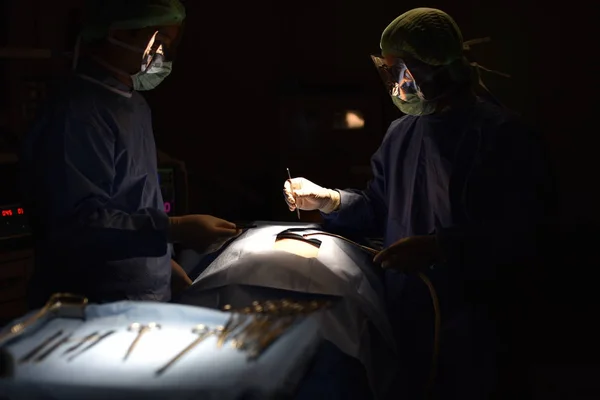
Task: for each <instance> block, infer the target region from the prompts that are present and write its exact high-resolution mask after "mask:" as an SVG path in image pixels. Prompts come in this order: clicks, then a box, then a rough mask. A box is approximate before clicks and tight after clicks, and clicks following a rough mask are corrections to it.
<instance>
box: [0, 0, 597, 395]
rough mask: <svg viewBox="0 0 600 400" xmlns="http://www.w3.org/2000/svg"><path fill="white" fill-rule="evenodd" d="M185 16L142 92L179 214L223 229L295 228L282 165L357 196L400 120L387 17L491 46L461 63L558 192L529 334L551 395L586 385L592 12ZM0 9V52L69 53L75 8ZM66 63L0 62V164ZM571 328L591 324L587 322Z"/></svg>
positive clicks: (591, 255)
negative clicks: (242, 224) (427, 23)
mask: <svg viewBox="0 0 600 400" xmlns="http://www.w3.org/2000/svg"><path fill="white" fill-rule="evenodd" d="M108 1H110V0H108ZM114 1H117V0H114ZM185 4H186V7H187V12H188V18H187V21H186V26H185V33H184V37H183V40H182V42H181V46H180V48H179V52H178V53H179V54H178V58H177V59H176V61H175V64H174V71H173V74H172V75H171V76H170V77H169V78H168V79H167V80H166V81H165V82H164V83H163V84H162V85H161V86H160V87H159V88H158V89H156V90H154V91H152V92H149V93H147V98H148V101H149V103H150V105H151V107H152V110H153V115H154V129H155V135H156V138H157V145H158V148H159V149H160V150H161V151H162V152H164V153H167V154H168V155H170V156H171V157H174V158H176V159H179V160H182V161H184V162H185V164H186V168H187V171H188V179H189V208H190V209H189V211H190V212H193V213H209V214H214V215H216V216H219V217H223V218H228V219H232V220H236V219H248V220H251V219H263V220H293V219H294V218H295V214H293V213H289V211H287V208H286V206H285V204H284V202H283V199H282V195H281V189H282V185H283V182H284V180H285V179H286V177H287V176H286V172H285V168H286V167H289V168H290V169H291V171H292V174H293V175H295V176H304V177H307V178H309V179H311V180H313V181H314V182H316V183H318V184H321V185H323V186H329V187H339V188H344V187H348V186H353V187H363V186H364V185H365V183H366V181H367V180H368V179H369V176H370V172H369V169H368V167H369V158H370V156H371V154H372V153H373V152H374V151H375V150H376V148H377V147H378V145H379V143H380V141H381V139H382V137H383V135H384V133H385V131H386V129H387V126H388V125H389V123H390V122H391V121H392V120H394V119H395V118H398V117H400V116H401V114H400V112H399V111H398V110H397V109H395V107H394V106H393V104H392V103H391V101H390V99H389V97H388V95H387V94H386V93H385V90H384V88H383V85H382V84H381V82H380V80H379V77H378V75H377V73H376V71H375V68H374V67H373V65H372V64H371V61H370V58H369V54H372V53H377V52H378V51H379V38H380V35H381V32H382V30H383V29H384V28H385V27H386V26H387V24H388V23H389V22H391V20H393V19H394V18H395V17H396V16H398V15H400V14H401V13H403V12H405V11H407V10H409V9H411V8H414V7H419V6H427V7H436V8H440V9H442V10H444V11H446V12H448V13H449V14H450V15H452V16H453V17H454V18H455V20H456V21H457V23H458V24H459V26H460V27H461V29H462V32H463V36H464V39H465V40H468V39H472V38H479V37H484V36H490V37H491V38H492V42H491V43H489V44H483V45H479V46H476V47H474V48H473V51H472V52H471V54H470V55H471V59H472V60H473V61H477V62H479V63H480V64H482V65H484V66H486V67H488V68H491V69H495V70H499V71H502V72H505V73H508V74H510V75H511V76H512V77H511V78H510V79H505V78H501V77H496V76H494V75H485V82H486V84H487V85H488V87H489V88H490V89H491V90H492V92H493V93H494V94H495V95H496V96H497V97H498V98H500V99H501V100H502V101H503V102H504V103H505V104H506V105H508V106H509V107H510V108H512V109H514V110H515V111H517V112H518V113H520V114H521V115H522V116H523V117H524V118H525V119H526V120H527V121H529V122H530V123H532V124H533V125H535V126H536V127H537V128H538V129H539V130H540V131H541V132H542V133H543V135H544V137H545V138H546V139H547V140H546V142H547V144H548V149H549V155H550V157H551V160H552V162H553V166H554V168H555V170H556V175H557V181H558V187H559V189H560V191H559V193H560V205H561V207H560V209H561V211H560V215H559V216H558V219H557V225H556V227H555V228H554V230H553V231H552V232H551V233H550V235H551V236H555V239H554V243H553V246H551V247H548V257H547V258H548V260H549V261H548V262H547V264H546V265H544V266H543V268H545V270H546V272H547V273H546V275H544V277H543V278H540V280H542V279H543V280H545V281H544V282H547V285H546V286H547V288H548V291H549V292H552V294H553V298H552V300H548V302H546V299H544V300H543V304H541V305H540V307H542V308H544V309H543V310H542V309H541V308H540V310H539V313H538V314H540V315H544V316H546V317H547V318H546V323H547V324H546V325H545V328H544V329H545V330H542V331H543V334H542V335H541V336H540V337H539V340H540V342H543V343H545V344H544V346H547V348H546V350H544V351H542V352H541V353H543V354H542V355H540V365H544V366H543V367H540V369H539V371H541V372H540V374H541V375H544V376H545V378H544V382H545V383H544V384H545V385H546V387H548V388H549V391H550V392H552V390H553V389H552V387H553V386H555V385H560V384H562V386H563V387H564V386H565V385H566V386H567V387H568V386H569V385H571V384H572V385H589V384H591V382H593V381H594V379H592V378H591V377H592V376H594V375H590V376H587V375H586V372H585V371H589V368H587V367H585V366H584V367H582V365H583V364H587V365H588V366H589V365H590V364H591V363H594V364H595V363H596V360H597V359H596V358H593V356H592V354H593V353H592V352H591V351H590V347H589V343H593V342H597V336H594V334H593V332H595V331H596V329H597V328H595V322H593V318H590V317H591V316H593V315H595V314H596V313H597V307H596V305H597V301H591V302H585V303H584V302H579V303H578V305H577V307H575V308H567V307H566V304H567V303H569V304H571V303H573V301H572V300H573V299H574V298H575V297H573V295H572V293H574V292H576V293H579V295H581V294H582V293H583V294H584V295H585V294H587V295H588V296H589V297H592V298H595V294H594V293H596V292H597V290H596V289H595V287H596V286H595V280H594V279H593V277H594V275H595V272H596V268H597V267H598V266H599V264H600V263H599V262H598V259H597V251H596V250H595V248H596V246H597V242H595V239H594V238H596V237H597V226H598V223H600V211H599V208H600V207H599V206H600V190H598V188H597V186H598V183H599V182H600V179H599V177H598V176H599V174H598V172H599V168H598V166H597V163H598V159H599V157H598V155H597V154H598V142H599V140H598V134H599V133H600V132H599V131H600V129H599V128H598V122H597V121H598V116H599V112H598V110H597V100H596V97H597V95H596V93H597V90H598V87H599V86H598V82H597V79H596V75H597V73H598V63H597V61H595V59H597V58H598V55H597V54H596V52H597V49H598V41H597V38H598V34H597V26H598V21H597V16H598V7H597V5H592V4H593V2H588V3H587V5H585V4H586V3H578V2H576V1H570V2H555V3H554V4H552V3H548V2H541V1H539V2H533V1H530V2H527V1H516V0H508V1H506V0H505V1H500V0H494V1H488V2H476V1H462V2H456V1H449V0H446V1H431V2H428V3H422V2H421V3H419V2H413V1H341V0H329V1H313V0H308V1H302V2H281V1H274V0H272V1H262V2H257V1H255V2H225V1H221V2H207V1H200V0H188V1H186V2H185ZM0 5H1V6H2V9H0V15H1V16H2V18H3V21H0V23H2V27H3V29H1V30H0V35H3V36H0V40H2V44H0V46H10V47H24V48H49V49H53V50H56V51H57V52H64V51H70V50H71V49H72V46H73V37H74V33H75V32H76V29H77V25H76V22H77V20H78V14H77V10H78V7H79V1H77V0H62V1H44V0H14V1H8V0H6V1H2V2H0ZM59 58H60V57H59ZM64 66H65V62H63V61H60V59H53V60H6V59H4V60H0V71H2V73H3V80H2V82H0V84H1V85H2V86H0V93H1V94H2V95H1V96H0V153H10V152H13V151H14V150H15V149H16V148H17V146H18V138H19V136H20V135H21V134H22V132H24V131H25V130H26V127H27V120H28V118H29V117H28V118H24V117H23V110H24V109H29V108H32V109H33V111H32V113H33V112H34V111H35V106H33V105H31V104H30V103H34V102H31V101H28V100H26V99H27V98H30V97H31V92H32V90H33V89H32V86H31V83H27V82H35V81H37V80H42V81H44V80H47V79H51V77H52V76H54V75H55V74H56V73H57V72H58V71H60V70H61V69H63V68H64ZM27 94H29V97H28V95H27ZM39 95H40V96H41V95H43V93H40V94H39ZM28 107H29V108H28ZM349 109H352V110H359V111H361V112H362V113H363V114H364V116H365V128H364V129H361V130H336V129H333V119H334V115H335V114H336V113H338V112H342V111H345V110H349ZM27 115H29V114H27ZM1 190H2V191H3V192H8V191H13V190H15V188H14V185H8V186H7V185H5V186H4V187H2V189H1ZM515 279H519V278H518V277H516V278H515ZM567 282H568V283H567ZM538 305H539V304H538ZM540 319H543V317H540ZM578 319H582V320H585V321H591V322H589V323H586V324H584V325H582V324H581V323H576V322H575V321H576V320H578ZM548 321H550V322H548ZM557 332H560V333H557ZM587 339H589V340H587ZM584 343H585V345H584ZM585 346H587V347H585ZM558 347H561V348H564V349H565V350H561V351H558V349H557V348H558ZM574 354H577V355H574ZM557 363H563V364H564V363H567V364H568V363H573V364H577V366H574V367H572V368H570V369H568V371H567V370H565V369H564V368H563V369H557V368H555V367H554V365H555V364H557ZM586 368H587V369H586ZM566 371H567V372H566ZM593 374H596V372H594V373H593ZM595 376H597V375H595ZM540 379H541V378H540ZM564 382H570V383H567V384H565V383H564ZM556 390H558V389H556ZM556 390H555V392H556ZM556 393H558V392H556ZM540 398H546V399H547V398H549V397H547V396H546V397H540ZM557 398H558V397H557ZM564 398H568V397H564ZM573 398H575V397H573Z"/></svg>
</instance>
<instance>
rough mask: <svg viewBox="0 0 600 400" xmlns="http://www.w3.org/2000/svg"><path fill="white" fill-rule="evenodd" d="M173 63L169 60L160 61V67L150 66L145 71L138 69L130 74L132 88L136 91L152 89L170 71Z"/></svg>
mask: <svg viewBox="0 0 600 400" xmlns="http://www.w3.org/2000/svg"><path fill="white" fill-rule="evenodd" d="M172 69H173V63H172V62H170V61H163V62H161V65H160V67H158V66H154V65H153V66H151V67H150V68H149V69H147V70H145V71H140V72H138V73H137V74H135V75H132V76H131V80H132V82H133V89H134V90H137V91H144V90H152V89H154V88H156V87H157V86H158V85H160V84H161V83H162V81H163V80H165V78H166V77H167V76H169V74H170V73H171V70H172Z"/></svg>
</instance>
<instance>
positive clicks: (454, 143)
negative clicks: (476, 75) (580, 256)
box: [323, 99, 549, 279]
mask: <svg viewBox="0 0 600 400" xmlns="http://www.w3.org/2000/svg"><path fill="white" fill-rule="evenodd" d="M542 148H543V147H542V145H541V142H540V140H539V138H538V136H537V135H536V134H535V133H533V132H532V131H531V130H530V129H529V128H528V127H527V126H526V125H525V124H523V123H522V122H521V121H520V120H519V118H517V117H516V116H514V115H513V114H512V113H510V112H508V111H506V110H505V109H502V108H500V107H498V106H496V105H494V104H491V103H489V102H486V101H484V100H481V99H477V100H476V101H475V103H474V104H472V105H470V106H466V107H462V108H460V109H457V110H453V111H448V112H445V113H440V114H434V115H427V116H420V117H417V116H408V115H407V116H404V117H402V118H400V119H398V120H396V121H394V122H393V123H392V124H391V125H390V127H389V129H388V132H387V134H386V135H385V138H384V140H383V142H382V144H381V146H380V147H379V149H378V150H377V152H376V153H375V154H374V155H373V157H372V159H371V165H372V172H373V179H372V180H371V181H370V182H369V184H368V186H367V188H366V189H365V190H339V192H340V194H341V206H340V209H339V210H338V211H336V212H333V213H331V214H323V216H324V219H325V223H326V225H327V226H329V227H331V228H337V229H344V230H347V231H352V230H355V231H359V232H361V233H362V234H366V235H372V237H383V238H384V246H386V247H387V246H389V245H391V244H393V243H394V242H396V241H397V240H399V239H402V238H405V237H409V236H415V235H429V234H434V233H435V234H436V235H437V237H438V239H439V242H440V244H441V245H442V246H443V247H444V248H445V249H446V250H447V253H448V256H449V257H450V258H456V259H458V258H460V261H461V262H462V264H465V261H467V262H470V261H471V259H472V258H477V255H481V254H487V256H488V257H489V258H492V259H495V262H494V264H504V263H510V262H511V259H513V258H514V257H515V255H521V254H523V251H527V250H525V249H524V248H526V247H528V246H529V245H530V244H531V242H527V243H525V242H524V241H523V239H524V238H525V239H530V238H531V237H532V232H533V230H535V228H536V225H537V224H538V222H539V221H540V220H542V218H543V214H544V213H545V192H547V191H548V190H549V189H548V186H547V185H548V183H549V180H548V174H547V171H548V170H547V165H546V161H545V159H544V155H543V150H542ZM458 253H460V254H458ZM462 272H465V273H466V275H465V276H466V277H469V278H473V279H493V278H494V274H495V272H496V271H495V270H493V269H492V270H488V271H481V270H480V268H476V269H475V270H468V271H462Z"/></svg>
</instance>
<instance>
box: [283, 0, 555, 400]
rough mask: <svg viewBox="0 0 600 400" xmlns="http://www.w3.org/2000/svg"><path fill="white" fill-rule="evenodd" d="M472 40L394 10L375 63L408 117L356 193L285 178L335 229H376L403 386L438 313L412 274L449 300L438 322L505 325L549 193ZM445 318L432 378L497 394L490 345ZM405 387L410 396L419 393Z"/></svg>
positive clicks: (369, 232)
mask: <svg viewBox="0 0 600 400" xmlns="http://www.w3.org/2000/svg"><path fill="white" fill-rule="evenodd" d="M471 43H472V42H471ZM468 44H469V42H466V43H465V42H463V37H462V33H461V31H460V29H459V27H458V25H457V24H456V22H455V21H454V20H453V19H452V18H451V17H450V16H449V15H448V14H446V13H445V12H443V11H441V10H438V9H432V8H416V9H412V10H410V11H407V12H405V13H404V14H402V15H400V16H399V17H397V18H396V19H394V20H393V21H392V22H391V23H390V24H389V25H388V26H387V28H385V30H384V31H383V34H382V36H381V42H380V47H381V54H380V55H377V56H372V60H373V62H374V63H375V66H376V68H377V71H378V72H379V74H380V75H381V77H382V78H383V82H384V84H385V87H386V89H387V90H388V93H389V95H390V98H391V100H392V101H393V103H394V104H395V105H396V106H397V107H398V109H399V110H400V111H401V112H402V113H403V114H405V115H404V116H402V117H401V118H399V119H397V120H395V121H393V122H392V123H391V125H390V127H389V129H388V131H387V133H386V135H385V137H384V139H383V142H382V144H381V146H380V147H379V149H378V150H377V152H376V153H375V154H374V155H373V157H372V159H371V165H372V173H373V178H372V180H371V181H370V182H369V183H368V185H367V187H366V188H364V189H362V190H356V189H345V190H341V189H333V188H326V187H322V186H320V185H318V184H316V183H313V182H311V181H310V180H308V179H306V178H300V177H299V178H294V179H289V180H287V181H285V183H284V188H283V192H284V198H285V201H286V203H287V205H288V207H289V209H290V210H291V211H294V210H296V208H299V209H302V210H319V211H321V214H322V216H323V218H324V220H325V224H326V226H327V227H329V228H330V229H332V230H338V231H341V232H352V233H357V234H359V235H363V236H367V237H382V238H383V239H384V248H385V249H384V250H383V251H381V252H380V253H379V254H378V255H377V256H376V257H375V262H377V263H380V264H381V265H382V267H383V268H384V269H385V270H386V286H387V294H388V296H389V303H390V309H391V311H392V314H391V315H392V318H393V320H394V322H395V325H396V327H397V328H398V334H399V342H400V343H403V344H407V346H405V347H404V349H403V350H402V355H403V357H404V361H405V364H404V365H405V366H406V374H405V377H406V378H407V385H409V386H412V387H417V388H419V387H422V386H424V385H425V382H426V381H427V376H428V374H429V369H430V365H431V364H430V358H429V357H428V356H425V354H427V352H428V351H429V350H427V349H431V348H432V341H433V338H432V335H431V332H432V328H431V326H430V322H431V321H432V319H433V317H432V316H431V312H432V311H431V310H432V307H431V299H430V293H429V291H428V289H427V287H426V286H425V285H424V284H423V282H422V281H421V280H420V279H419V277H418V276H417V274H416V273H417V272H421V273H425V274H427V275H428V276H429V278H430V279H431V280H432V281H433V282H434V285H435V287H436V290H437V291H438V294H439V297H440V298H441V301H442V307H447V308H445V309H444V311H442V317H443V321H445V322H447V321H452V318H454V317H456V315H459V314H460V315H471V314H469V313H470V312H471V311H465V310H467V309H469V308H473V309H474V308H475V307H477V310H478V311H477V312H478V313H480V314H478V315H480V316H481V318H480V319H479V320H485V321H487V322H485V323H482V324H480V325H478V326H483V325H485V326H487V328H485V329H488V332H492V331H494V329H493V328H490V326H492V325H493V324H495V323H496V322H498V321H503V322H498V324H499V325H501V326H503V327H504V328H505V327H506V326H507V325H506V324H504V323H505V322H506V323H508V322H507V321H508V320H510V319H511V318H512V316H511V312H509V311H507V310H509V309H510V310H514V308H511V307H512V306H509V305H510V304H517V303H518V300H515V299H514V298H513V297H515V298H518V297H517V293H518V291H517V290H516V289H515V290H513V289H514V287H515V286H514V285H515V284H516V283H517V282H523V281H524V279H525V277H524V275H525V274H526V270H527V266H528V265H530V262H531V260H532V259H533V258H534V256H535V252H536V245H537V243H538V241H537V233H538V227H539V226H540V223H541V222H542V221H543V219H544V218H545V217H546V212H547V204H548V203H547V202H546V199H547V197H546V196H547V193H550V192H551V191H550V188H551V180H550V179H549V174H548V168H547V165H546V162H545V157H544V153H543V150H542V144H541V141H540V140H539V138H538V136H537V135H536V134H534V133H532V131H531V130H530V129H529V128H528V127H527V126H526V125H525V124H524V123H523V122H522V121H520V119H519V118H518V117H517V116H515V115H514V114H513V113H512V112H510V111H508V110H507V109H506V108H504V107H503V106H502V105H500V104H499V103H498V102H497V101H495V99H494V98H493V96H491V94H490V93H489V92H488V91H487V90H486V89H485V87H484V86H483V85H482V84H481V81H480V79H479V68H478V67H476V66H474V65H472V64H471V63H470V62H469V61H468V60H467V58H466V57H465V49H466V48H467V47H468ZM520 286H521V287H523V285H520ZM474 305H476V306H474ZM448 310H451V311H448ZM481 310H485V311H481ZM461 313H462V314H461ZM512 315H513V316H514V315H517V314H516V313H513V314H512ZM501 316H504V317H506V318H504V317H501ZM419 321H420V322H419ZM453 323H454V322H451V323H449V325H452V324H453ZM459 326H460V328H457V327H459ZM453 327H454V328H456V329H455V330H454V331H453V330H452V329H449V330H447V331H446V333H447V334H446V336H444V339H443V340H446V341H447V342H445V343H447V345H444V344H442V348H443V349H445V350H446V351H450V352H451V351H455V352H456V354H455V356H456V357H455V358H454V361H451V362H448V363H447V365H448V368H447V369H445V370H444V371H443V373H442V372H441V371H438V372H440V373H439V374H438V378H439V379H438V381H441V380H446V383H447V384H448V385H449V386H446V389H448V388H450V387H452V390H454V391H447V394H448V397H442V398H456V399H467V398H469V399H483V398H486V399H487V398H491V397H488V395H489V393H488V392H485V391H486V390H488V389H489V390H492V389H490V388H491V387H493V384H489V382H490V379H491V378H490V375H492V376H493V375H494V372H493V370H494V368H495V367H494V363H493V362H492V361H490V360H491V359H492V358H493V357H495V356H494V355H493V354H490V355H489V357H487V358H486V357H483V355H484V354H483V353H484V350H482V349H489V348H490V346H491V345H490V346H484V345H482V346H480V347H477V349H479V350H474V349H475V348H474V347H469V346H471V345H473V343H475V342H476V340H475V339H473V337H472V336H469V335H470V334H471V333H469V332H470V331H468V329H467V328H465V324H462V325H461V324H458V323H457V324H455V325H453ZM454 328H453V329H454ZM460 329H465V330H463V331H460ZM481 329H482V330H485V329H484V328H481ZM506 331H508V329H504V332H506ZM461 332H462V333H461ZM479 336H481V337H483V336H482V335H479ZM492 336H494V335H493V334H492ZM452 337H453V338H454V339H456V341H454V342H452V340H453V339H452ZM488 337H489V336H488ZM503 338H504V339H506V336H503ZM504 339H503V340H504ZM490 340H491V339H490ZM494 340H495V339H494ZM506 340H508V339H506ZM506 343H507V342H506V341H504V342H501V344H502V345H505V344H506ZM492 347H493V346H492ZM497 348H501V345H500V344H498V347H497ZM453 349H455V350H453ZM457 349H461V350H457ZM461 351H462V353H461ZM505 353H506V352H505ZM470 355H472V356H473V357H471V356H470ZM479 356H481V358H480V359H479V358H478V357H479ZM406 360H409V361H406ZM486 360H487V361H486ZM459 361H460V362H459ZM453 362H454V364H453ZM461 362H462V364H460V363H461ZM485 362H488V364H485ZM469 363H470V364H469ZM478 363H480V365H479V367H477V365H478ZM458 365H463V366H465V365H466V366H465V367H464V368H462V369H461V368H459V367H458ZM486 365H487V367H489V368H487V369H486V367H485V366H486ZM490 365H491V367H490ZM505 370H506V369H505ZM515 370H516V369H515ZM459 371H462V373H459ZM465 371H467V372H465ZM485 371H487V372H488V374H487V375H486V376H483V375H481V374H484V372H485ZM488 378H490V379H488ZM493 390H495V389H493ZM404 394H405V398H411V399H416V398H420V397H419V396H421V395H422V394H423V391H422V390H421V389H418V390H417V391H416V392H412V393H404ZM399 397H400V395H399ZM502 398H512V397H502Z"/></svg>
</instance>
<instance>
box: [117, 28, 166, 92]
mask: <svg viewBox="0 0 600 400" xmlns="http://www.w3.org/2000/svg"><path fill="white" fill-rule="evenodd" d="M157 35H158V31H157V32H155V33H154V35H153V36H152V38H150V41H149V42H148V45H147V46H146V49H142V48H139V47H136V46H131V45H129V44H127V43H124V42H121V41H120V40H117V39H115V38H112V37H109V38H108V41H109V42H111V43H113V44H115V45H117V46H120V47H122V48H124V49H127V50H130V51H133V52H136V53H141V54H142V60H141V66H140V71H139V72H137V73H135V74H133V75H131V80H132V82H133V89H134V90H136V91H144V90H152V89H154V88H156V87H157V86H158V85H160V84H161V83H162V81H163V80H164V79H165V78H166V77H167V76H169V74H170V73H171V71H172V69H173V63H172V62H171V61H166V60H165V55H164V52H163V46H162V44H161V43H160V42H159V41H158V40H157V39H156V38H157Z"/></svg>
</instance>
